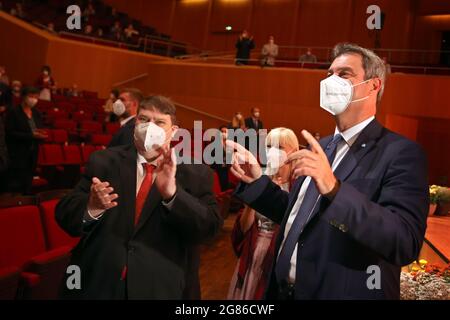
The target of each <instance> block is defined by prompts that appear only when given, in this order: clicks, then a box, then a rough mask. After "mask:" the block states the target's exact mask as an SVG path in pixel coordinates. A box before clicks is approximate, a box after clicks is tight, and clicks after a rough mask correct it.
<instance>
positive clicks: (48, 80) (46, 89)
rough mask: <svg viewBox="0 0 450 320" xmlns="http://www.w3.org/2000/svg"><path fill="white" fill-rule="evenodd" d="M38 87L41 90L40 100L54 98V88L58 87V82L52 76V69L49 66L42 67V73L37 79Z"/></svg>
mask: <svg viewBox="0 0 450 320" xmlns="http://www.w3.org/2000/svg"><path fill="white" fill-rule="evenodd" d="M37 87H38V88H39V89H40V90H41V93H40V95H39V99H40V100H45V101H51V100H52V90H53V89H56V83H55V80H54V79H53V77H52V71H51V69H50V67H49V66H43V67H42V71H41V75H40V76H39V79H38V80H37Z"/></svg>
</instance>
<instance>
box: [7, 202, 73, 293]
mask: <svg viewBox="0 0 450 320" xmlns="http://www.w3.org/2000/svg"><path fill="white" fill-rule="evenodd" d="M70 249H71V247H70V246H59V247H55V248H49V247H48V246H47V244H46V239H45V234H44V228H43V223H42V219H41V214H40V210H39V208H38V206H37V200H36V198H30V197H21V198H17V199H10V200H9V201H2V208H0V257H1V259H0V270H1V271H0V293H1V294H2V295H5V296H6V297H8V298H12V296H13V295H15V297H16V298H18V299H55V298H56V297H57V292H58V288H59V285H60V282H61V279H62V276H63V275H64V272H65V268H66V266H67V264H68V262H69V258H70ZM18 272H20V276H19V282H17V273H18ZM17 283H18V286H16V284H17ZM16 287H17V291H16V292H15V294H14V290H15V288H16Z"/></svg>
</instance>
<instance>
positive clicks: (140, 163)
mask: <svg viewBox="0 0 450 320" xmlns="http://www.w3.org/2000/svg"><path fill="white" fill-rule="evenodd" d="M158 159H159V157H158V158H156V159H155V160H153V161H152V162H150V164H151V165H153V166H155V167H156V164H157V163H158ZM143 163H147V160H146V159H145V158H144V157H143V156H142V155H141V154H140V153H139V152H138V153H137V165H138V166H139V167H142V164H143Z"/></svg>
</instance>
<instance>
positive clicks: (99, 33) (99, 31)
mask: <svg viewBox="0 0 450 320" xmlns="http://www.w3.org/2000/svg"><path fill="white" fill-rule="evenodd" d="M96 36H97V37H99V38H103V29H102V28H98V29H97V32H96Z"/></svg>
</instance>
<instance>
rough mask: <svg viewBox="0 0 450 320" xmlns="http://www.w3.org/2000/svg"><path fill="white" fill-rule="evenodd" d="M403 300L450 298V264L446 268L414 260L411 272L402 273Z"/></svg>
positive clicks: (401, 295)
mask: <svg viewBox="0 0 450 320" xmlns="http://www.w3.org/2000/svg"><path fill="white" fill-rule="evenodd" d="M400 299H402V300H450V264H449V265H448V266H446V267H444V268H441V267H439V266H437V265H433V264H428V261H426V260H424V259H422V260H419V263H417V262H416V261H414V263H413V264H412V265H411V267H410V271H409V272H404V271H403V272H402V273H401V275H400Z"/></svg>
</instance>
